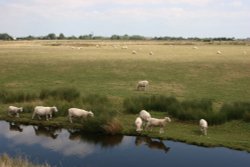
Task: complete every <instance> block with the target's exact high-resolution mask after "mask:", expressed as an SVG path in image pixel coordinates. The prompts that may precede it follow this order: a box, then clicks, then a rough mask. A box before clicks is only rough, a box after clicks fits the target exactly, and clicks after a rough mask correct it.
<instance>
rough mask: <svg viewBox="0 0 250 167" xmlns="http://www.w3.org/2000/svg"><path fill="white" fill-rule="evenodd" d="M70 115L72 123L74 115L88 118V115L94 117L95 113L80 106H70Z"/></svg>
mask: <svg viewBox="0 0 250 167" xmlns="http://www.w3.org/2000/svg"><path fill="white" fill-rule="evenodd" d="M68 116H69V121H70V123H72V117H83V118H87V117H88V116H89V117H94V113H93V112H92V111H85V110H82V109H79V108H70V109H69V110H68Z"/></svg>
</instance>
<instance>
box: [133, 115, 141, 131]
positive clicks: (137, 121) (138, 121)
mask: <svg viewBox="0 0 250 167" xmlns="http://www.w3.org/2000/svg"><path fill="white" fill-rule="evenodd" d="M135 126H136V132H141V131H142V130H143V129H142V119H141V118H140V117H137V118H136V120H135Z"/></svg>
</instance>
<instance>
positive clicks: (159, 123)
mask: <svg viewBox="0 0 250 167" xmlns="http://www.w3.org/2000/svg"><path fill="white" fill-rule="evenodd" d="M167 122H171V119H170V118H169V117H165V118H164V119H157V118H149V119H148V122H147V125H146V128H145V129H148V128H149V127H151V130H152V127H153V126H154V127H160V131H159V133H163V132H164V129H163V128H164V127H165V126H166V124H167Z"/></svg>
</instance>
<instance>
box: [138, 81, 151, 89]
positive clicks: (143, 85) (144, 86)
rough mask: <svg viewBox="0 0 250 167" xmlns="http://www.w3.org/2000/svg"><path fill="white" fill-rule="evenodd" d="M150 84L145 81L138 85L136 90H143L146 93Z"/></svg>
mask: <svg viewBox="0 0 250 167" xmlns="http://www.w3.org/2000/svg"><path fill="white" fill-rule="evenodd" d="M148 84H149V82H148V81H147V80H144V81H139V82H138V83H137V87H136V89H137V90H143V91H145V90H146V87H147V86H148Z"/></svg>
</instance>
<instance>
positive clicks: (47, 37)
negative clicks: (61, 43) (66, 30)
mask: <svg viewBox="0 0 250 167" xmlns="http://www.w3.org/2000/svg"><path fill="white" fill-rule="evenodd" d="M44 39H50V40H54V39H56V34H54V33H50V34H48V35H47V36H45V37H44Z"/></svg>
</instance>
